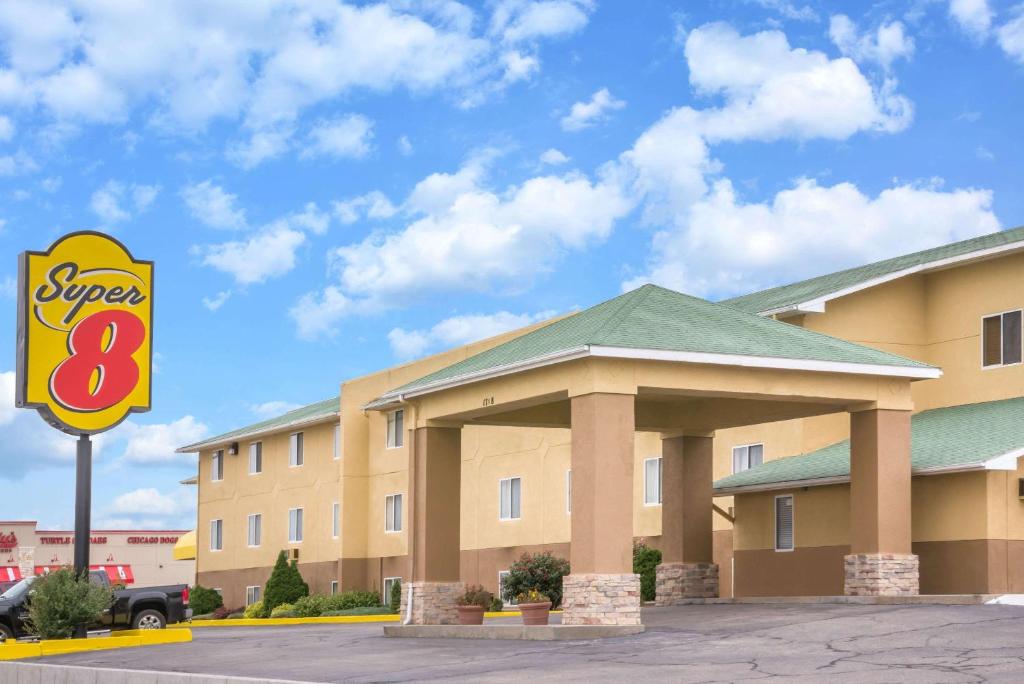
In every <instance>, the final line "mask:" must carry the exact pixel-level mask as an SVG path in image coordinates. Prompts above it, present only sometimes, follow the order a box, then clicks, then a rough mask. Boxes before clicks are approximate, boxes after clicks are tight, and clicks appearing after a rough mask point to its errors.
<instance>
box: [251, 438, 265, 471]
mask: <svg viewBox="0 0 1024 684" xmlns="http://www.w3.org/2000/svg"><path fill="white" fill-rule="evenodd" d="M262 472H263V442H253V443H252V444H250V445H249V474H250V475H256V474H258V473H262Z"/></svg>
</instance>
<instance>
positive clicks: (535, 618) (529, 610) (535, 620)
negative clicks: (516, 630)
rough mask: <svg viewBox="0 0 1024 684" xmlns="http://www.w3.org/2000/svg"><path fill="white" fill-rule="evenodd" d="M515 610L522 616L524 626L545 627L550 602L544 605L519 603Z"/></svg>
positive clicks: (549, 610)
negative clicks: (517, 609)
mask: <svg viewBox="0 0 1024 684" xmlns="http://www.w3.org/2000/svg"><path fill="white" fill-rule="evenodd" d="M517 608H519V612H521V613H522V614H523V624H524V625H546V624H548V614H549V613H550V612H551V601H545V602H544V603H520V604H519V605H518V606H517Z"/></svg>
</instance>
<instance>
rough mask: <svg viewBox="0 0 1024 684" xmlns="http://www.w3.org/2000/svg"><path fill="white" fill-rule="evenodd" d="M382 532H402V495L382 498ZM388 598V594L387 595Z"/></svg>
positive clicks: (390, 495) (389, 495)
mask: <svg viewBox="0 0 1024 684" xmlns="http://www.w3.org/2000/svg"><path fill="white" fill-rule="evenodd" d="M384 531H385V532H401V531H402V495H401V494H388V495H387V496H386V497H384ZM389 596H390V594H389Z"/></svg>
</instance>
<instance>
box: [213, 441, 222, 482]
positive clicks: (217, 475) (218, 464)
mask: <svg viewBox="0 0 1024 684" xmlns="http://www.w3.org/2000/svg"><path fill="white" fill-rule="evenodd" d="M210 479H211V480H213V481H214V482H220V481H221V480H223V479H224V450H223V449H218V450H217V451H214V452H213V458H212V459H211V460H210Z"/></svg>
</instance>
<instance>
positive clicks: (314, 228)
mask: <svg viewBox="0 0 1024 684" xmlns="http://www.w3.org/2000/svg"><path fill="white" fill-rule="evenodd" d="M286 220H287V221H288V223H289V224H290V225H292V226H297V227H299V228H304V229H305V230H308V231H309V232H311V233H314V234H315V235H323V234H324V233H326V232H327V229H328V228H330V226H331V217H330V215H329V214H328V213H327V212H324V211H320V208H319V207H317V205H316V202H306V205H305V206H304V207H302V211H297V212H294V213H292V214H289V215H288V216H287V217H286Z"/></svg>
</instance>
